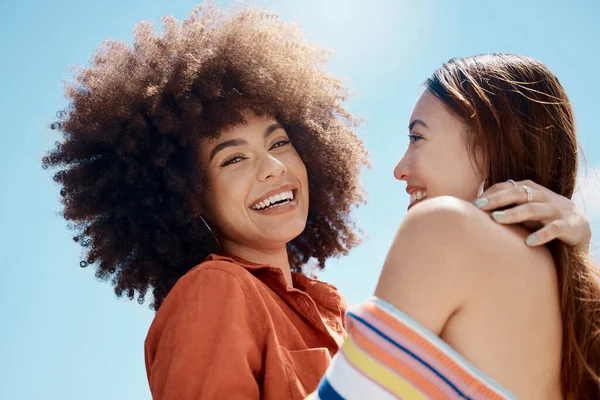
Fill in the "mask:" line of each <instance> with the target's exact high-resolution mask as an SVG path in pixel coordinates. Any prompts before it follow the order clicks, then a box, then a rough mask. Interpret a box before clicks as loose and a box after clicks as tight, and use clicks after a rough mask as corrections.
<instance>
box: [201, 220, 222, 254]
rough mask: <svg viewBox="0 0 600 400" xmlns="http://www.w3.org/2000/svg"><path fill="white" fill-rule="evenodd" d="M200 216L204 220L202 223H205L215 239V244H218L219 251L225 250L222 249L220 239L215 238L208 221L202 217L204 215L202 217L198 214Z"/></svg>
mask: <svg viewBox="0 0 600 400" xmlns="http://www.w3.org/2000/svg"><path fill="white" fill-rule="evenodd" d="M198 216H199V217H200V219H201V220H202V222H204V225H206V228H207V229H208V231H209V232H210V234H211V235H212V237H213V239H215V242H217V246H219V251H221V250H223V248H222V247H221V242H219V239H217V237H216V236H215V234H214V232H213V230H212V229H210V226H209V225H208V224H207V223H206V220H205V219H204V217H202V215H200V214H198Z"/></svg>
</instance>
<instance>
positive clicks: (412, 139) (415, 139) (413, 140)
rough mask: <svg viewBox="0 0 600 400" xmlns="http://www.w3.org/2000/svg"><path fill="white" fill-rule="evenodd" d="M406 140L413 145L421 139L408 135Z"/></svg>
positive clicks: (417, 136)
mask: <svg viewBox="0 0 600 400" xmlns="http://www.w3.org/2000/svg"><path fill="white" fill-rule="evenodd" d="M408 138H409V140H410V143H415V142H417V141H419V140H421V139H423V138H422V137H421V136H419V135H408Z"/></svg>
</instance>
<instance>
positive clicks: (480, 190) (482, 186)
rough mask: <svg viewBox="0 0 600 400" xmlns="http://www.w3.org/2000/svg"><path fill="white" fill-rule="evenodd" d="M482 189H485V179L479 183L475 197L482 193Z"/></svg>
mask: <svg viewBox="0 0 600 400" xmlns="http://www.w3.org/2000/svg"><path fill="white" fill-rule="evenodd" d="M484 189H485V181H483V182H481V185H479V189H477V197H479V196H481V195H482V194H483V192H484Z"/></svg>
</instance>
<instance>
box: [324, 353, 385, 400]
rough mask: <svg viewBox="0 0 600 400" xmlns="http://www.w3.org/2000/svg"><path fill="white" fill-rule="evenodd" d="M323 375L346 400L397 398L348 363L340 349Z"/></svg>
mask: <svg viewBox="0 0 600 400" xmlns="http://www.w3.org/2000/svg"><path fill="white" fill-rule="evenodd" d="M325 375H326V376H327V380H328V381H329V384H330V385H331V386H332V387H333V388H334V389H335V390H336V391H337V392H338V393H339V395H340V396H342V397H343V398H344V399H346V400H364V399H369V400H397V398H396V396H394V395H392V394H391V393H389V392H388V391H386V390H384V389H383V388H382V387H381V386H379V385H378V384H376V383H374V382H373V381H372V380H370V379H369V378H367V377H366V376H365V375H363V374H362V372H360V371H358V370H357V369H356V368H354V367H353V366H352V365H351V364H350V363H348V360H346V357H344V356H343V354H342V350H340V351H339V353H338V354H336V355H335V357H333V360H332V361H331V365H330V366H329V368H328V369H327V372H326V373H325Z"/></svg>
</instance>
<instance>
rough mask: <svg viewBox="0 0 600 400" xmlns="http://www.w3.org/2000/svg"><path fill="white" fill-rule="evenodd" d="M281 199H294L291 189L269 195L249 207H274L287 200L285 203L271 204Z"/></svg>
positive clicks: (260, 208)
mask: <svg viewBox="0 0 600 400" xmlns="http://www.w3.org/2000/svg"><path fill="white" fill-rule="evenodd" d="M282 200H289V201H292V200H294V193H293V192H292V191H291V190H288V191H287V192H282V193H279V194H276V195H274V196H271V197H269V198H268V199H265V200H263V201H261V202H260V203H257V204H255V205H253V206H252V207H251V208H252V209H253V210H262V209H265V208H272V207H276V206H279V205H283V204H287V202H286V203H281V204H275V205H273V203H276V202H280V201H282ZM289 201H288V202H289Z"/></svg>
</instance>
